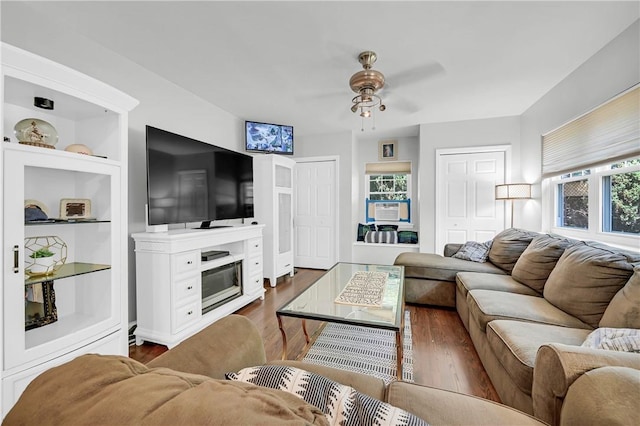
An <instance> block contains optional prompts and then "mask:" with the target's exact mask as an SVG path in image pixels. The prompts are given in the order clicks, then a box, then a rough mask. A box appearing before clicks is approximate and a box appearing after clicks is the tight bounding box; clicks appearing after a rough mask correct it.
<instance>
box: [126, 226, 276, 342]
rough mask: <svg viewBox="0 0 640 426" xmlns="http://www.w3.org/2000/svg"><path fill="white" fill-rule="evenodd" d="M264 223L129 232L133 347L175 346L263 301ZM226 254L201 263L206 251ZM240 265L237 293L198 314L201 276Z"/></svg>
mask: <svg viewBox="0 0 640 426" xmlns="http://www.w3.org/2000/svg"><path fill="white" fill-rule="evenodd" d="M263 228H264V225H240V226H233V227H226V228H215V229H180V230H172V231H168V232H144V233H137V234H132V237H133V239H134V240H135V252H136V297H137V305H136V306H137V327H136V331H135V336H136V344H138V345H141V344H142V343H143V342H144V341H150V342H155V343H160V344H163V345H167V346H168V347H169V348H172V347H173V346H175V345H177V344H178V343H180V342H181V341H183V340H184V339H186V338H187V337H189V336H191V335H193V334H195V333H197V332H198V331H200V330H202V329H203V328H205V327H206V326H207V325H209V324H211V323H213V322H215V321H217V320H218V319H220V318H222V317H224V316H227V315H229V314H231V313H233V312H235V311H236V310H238V309H239V308H241V307H243V306H245V305H248V304H249V303H251V302H253V301H254V300H256V299H264V287H263V280H264V279H263V273H262V265H263V259H262V248H263V247H262V246H263V242H262V230H263ZM213 250H215V251H224V252H228V253H229V254H228V255H226V256H221V257H216V258H215V259H213V260H208V261H203V260H202V259H201V258H202V254H203V253H206V252H209V251H213ZM237 262H241V265H242V273H241V274H240V276H241V282H242V284H241V294H240V295H238V296H237V297H236V298H234V299H231V300H229V301H227V302H225V303H223V304H220V305H219V306H216V307H215V308H214V309H212V310H210V311H208V312H205V313H203V312H202V310H203V304H202V297H203V295H202V276H203V273H205V274H206V272H207V271H211V270H213V269H214V268H219V267H221V266H225V265H230V264H236V263H237Z"/></svg>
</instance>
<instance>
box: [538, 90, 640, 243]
mask: <svg viewBox="0 0 640 426" xmlns="http://www.w3.org/2000/svg"><path fill="white" fill-rule="evenodd" d="M542 163H543V164H542V174H543V178H545V179H547V180H549V181H550V182H551V189H552V191H553V194H552V195H553V199H554V202H553V209H548V211H549V212H550V213H551V214H553V216H554V217H553V224H554V227H556V228H558V229H559V230H562V231H564V233H568V234H569V235H571V234H572V233H573V234H574V235H575V236H577V237H583V238H593V239H600V240H602V239H604V240H607V239H609V241H613V242H621V243H623V244H627V243H629V240H628V239H629V238H631V239H632V240H634V241H635V244H637V240H638V239H640V87H639V86H637V85H636V86H634V87H633V88H631V89H629V90H627V91H626V92H624V93H622V94H621V95H619V96H616V97H615V98H613V99H612V100H610V101H608V102H606V103H604V104H602V105H600V106H599V107H597V108H595V109H593V110H591V111H589V112H588V113H586V114H584V115H582V116H580V117H578V118H577V119H575V120H573V121H571V122H569V123H567V124H565V125H564V126H561V127H560V128H558V129H556V130H554V131H552V132H550V133H548V134H546V135H544V136H543V138H542ZM607 236H608V237H607ZM600 237H604V238H600ZM616 238H617V240H616ZM620 238H623V239H625V238H626V239H627V240H624V241H623V240H620Z"/></svg>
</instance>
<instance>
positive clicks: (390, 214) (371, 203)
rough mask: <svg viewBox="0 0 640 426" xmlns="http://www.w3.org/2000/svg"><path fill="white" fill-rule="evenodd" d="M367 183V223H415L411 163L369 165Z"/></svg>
mask: <svg viewBox="0 0 640 426" xmlns="http://www.w3.org/2000/svg"><path fill="white" fill-rule="evenodd" d="M364 181H365V203H364V206H365V220H366V221H375V222H377V221H382V222H411V207H410V206H411V162H410V161H394V162H385V163H367V164H365V180H364ZM386 201H390V203H386ZM393 201H396V202H395V203H394V202H393ZM383 213H384V214H383Z"/></svg>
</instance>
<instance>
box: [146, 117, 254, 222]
mask: <svg viewBox="0 0 640 426" xmlns="http://www.w3.org/2000/svg"><path fill="white" fill-rule="evenodd" d="M146 140H147V203H148V209H149V210H148V222H149V225H165V224H175V223H190V222H202V225H201V227H202V228H208V227H209V226H210V223H211V221H214V220H222V219H241V218H249V217H253V157H251V156H249V155H247V154H243V153H240V152H235V151H231V150H228V149H225V148H221V147H218V146H215V145H211V144H208V143H205V142H201V141H197V140H195V139H191V138H188V137H186V136H180V135H177V134H175V133H171V132H168V131H165V130H161V129H157V128H155V127H151V126H147V127H146Z"/></svg>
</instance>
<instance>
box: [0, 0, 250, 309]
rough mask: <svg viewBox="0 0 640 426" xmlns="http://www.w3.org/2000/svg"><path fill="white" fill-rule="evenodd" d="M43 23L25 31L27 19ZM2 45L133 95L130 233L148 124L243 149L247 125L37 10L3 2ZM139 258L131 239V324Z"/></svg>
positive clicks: (140, 225) (141, 191)
mask: <svg viewBox="0 0 640 426" xmlns="http://www.w3.org/2000/svg"><path fill="white" fill-rule="evenodd" d="M26 16H27V17H29V20H30V21H32V22H39V23H42V25H29V26H28V27H29V28H28V29H26V27H25V17H26ZM1 18H2V27H1V28H2V33H1V38H2V41H3V42H6V43H9V44H12V45H14V46H16V47H20V48H22V49H25V50H28V51H31V52H33V53H35V54H38V55H40V56H43V57H46V58H49V59H51V60H53V61H56V62H59V63H61V64H64V65H66V66H68V67H70V68H74V69H76V70H78V71H80V72H83V73H85V74H87V75H90V76H92V77H94V78H96V79H98V80H101V81H103V82H105V83H107V84H110V85H111V86H113V87H115V88H117V89H119V90H121V91H123V92H125V93H127V94H129V95H131V96H133V97H134V98H136V99H138V100H139V101H140V104H139V106H138V107H137V108H136V109H134V110H133V111H132V112H131V114H130V115H129V206H128V212H129V230H128V232H129V233H134V232H141V231H142V232H144V230H145V215H144V205H145V200H146V196H147V195H146V194H147V190H146V158H145V125H147V124H149V125H152V126H154V127H159V128H162V129H165V130H168V131H171V132H175V133H179V134H182V135H185V136H189V137H191V138H194V139H197V140H202V141H206V142H209V143H212V144H215V145H219V146H223V147H226V148H229V149H234V150H236V151H241V150H243V149H244V147H243V138H244V128H243V126H244V122H243V120H242V119H240V118H238V117H235V116H233V115H231V114H229V113H227V112H225V111H223V110H221V109H220V108H218V107H216V106H214V105H212V104H210V103H207V102H205V101H204V100H202V99H201V98H199V97H198V96H197V95H196V94H193V93H191V92H188V91H186V90H184V89H182V88H180V87H178V86H176V85H175V84H173V83H171V82H170V81H167V80H165V79H163V78H161V77H159V76H158V75H156V74H154V73H152V72H151V71H149V70H146V69H144V68H142V67H140V66H138V65H137V64H136V63H134V62H131V61H129V60H128V59H126V58H124V57H122V56H120V55H117V54H116V53H114V52H112V51H110V50H108V49H105V48H103V47H101V46H100V45H98V44H96V43H94V42H92V41H91V40H89V39H87V38H86V37H82V36H79V35H78V34H76V33H73V32H71V31H68V30H66V29H65V28H63V27H60V26H55V25H54V23H51V22H49V21H48V20H47V17H46V16H38V14H37V9H33V8H31V7H27V6H25V5H24V4H22V3H20V2H3V3H2V17H1ZM135 308H136V294H135V256H134V252H133V240H131V239H130V241H129V321H133V320H135V318H136V314H135Z"/></svg>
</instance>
